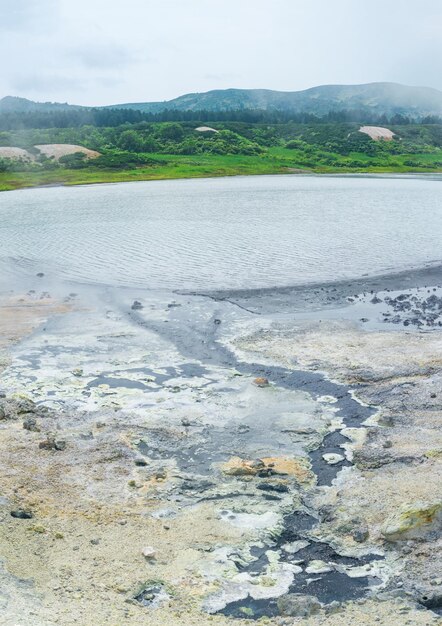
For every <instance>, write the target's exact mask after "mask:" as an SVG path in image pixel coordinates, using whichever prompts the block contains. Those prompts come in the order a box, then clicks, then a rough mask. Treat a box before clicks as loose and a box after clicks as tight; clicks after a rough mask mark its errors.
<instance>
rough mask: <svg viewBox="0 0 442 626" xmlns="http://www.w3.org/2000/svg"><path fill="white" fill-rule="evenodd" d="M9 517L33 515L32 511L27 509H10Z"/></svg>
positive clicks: (21, 517)
mask: <svg viewBox="0 0 442 626" xmlns="http://www.w3.org/2000/svg"><path fill="white" fill-rule="evenodd" d="M11 517H15V518H16V519H32V518H33V517H34V515H33V513H32V511H29V510H28V509H15V510H14V511H11Z"/></svg>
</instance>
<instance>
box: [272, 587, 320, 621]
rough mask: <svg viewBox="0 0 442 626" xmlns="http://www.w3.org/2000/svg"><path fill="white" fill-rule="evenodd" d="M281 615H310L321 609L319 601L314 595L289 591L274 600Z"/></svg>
mask: <svg viewBox="0 0 442 626" xmlns="http://www.w3.org/2000/svg"><path fill="white" fill-rule="evenodd" d="M276 604H277V606H278V609H279V612H280V614H281V615H285V616H288V617H310V615H316V614H318V613H319V611H320V610H321V607H322V605H321V603H320V602H319V600H318V599H317V598H315V597H314V596H304V595H302V594H300V593H289V594H287V595H285V596H281V597H280V598H278V600H277V602H276Z"/></svg>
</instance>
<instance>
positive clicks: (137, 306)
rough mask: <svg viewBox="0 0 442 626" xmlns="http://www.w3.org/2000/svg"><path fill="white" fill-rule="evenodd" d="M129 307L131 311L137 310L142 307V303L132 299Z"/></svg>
mask: <svg viewBox="0 0 442 626" xmlns="http://www.w3.org/2000/svg"><path fill="white" fill-rule="evenodd" d="M130 308H131V309H132V311H139V310H141V309H142V308H143V305H142V304H141V302H139V301H138V300H134V301H133V304H132V306H131V307H130Z"/></svg>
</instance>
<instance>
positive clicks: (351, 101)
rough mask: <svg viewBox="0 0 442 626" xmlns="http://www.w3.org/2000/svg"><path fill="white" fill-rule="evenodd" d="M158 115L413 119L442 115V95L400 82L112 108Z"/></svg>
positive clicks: (234, 92)
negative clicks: (341, 114) (257, 113)
mask: <svg viewBox="0 0 442 626" xmlns="http://www.w3.org/2000/svg"><path fill="white" fill-rule="evenodd" d="M112 108H122V109H123V108H124V109H135V110H139V111H144V112H151V113H157V112H159V111H164V110H165V109H170V110H177V111H185V110H190V111H202V110H204V111H229V110H241V109H260V110H279V111H293V112H309V113H314V114H316V115H325V114H326V113H328V112H329V111H340V110H355V109H362V110H367V112H368V111H369V112H372V113H377V114H380V115H382V114H386V115H392V114H395V113H401V114H404V115H410V116H424V115H441V114H442V92H441V91H438V90H437V89H431V88H430V87H407V86H405V85H399V84H396V83H369V84H366V85H322V86H320V87H312V88H311V89H306V90H304V91H271V90H268V89H221V90H216V91H208V92H206V93H191V94H186V95H184V96H180V97H179V98H175V99H174V100H169V101H165V102H145V103H129V104H118V105H112Z"/></svg>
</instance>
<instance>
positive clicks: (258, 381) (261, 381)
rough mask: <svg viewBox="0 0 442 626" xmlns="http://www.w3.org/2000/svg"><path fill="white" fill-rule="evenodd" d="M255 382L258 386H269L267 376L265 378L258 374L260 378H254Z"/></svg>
mask: <svg viewBox="0 0 442 626" xmlns="http://www.w3.org/2000/svg"><path fill="white" fill-rule="evenodd" d="M253 384H254V385H256V386H257V387H268V386H269V381H268V379H267V378H264V377H263V376H258V378H255V379H254V381H253Z"/></svg>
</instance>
